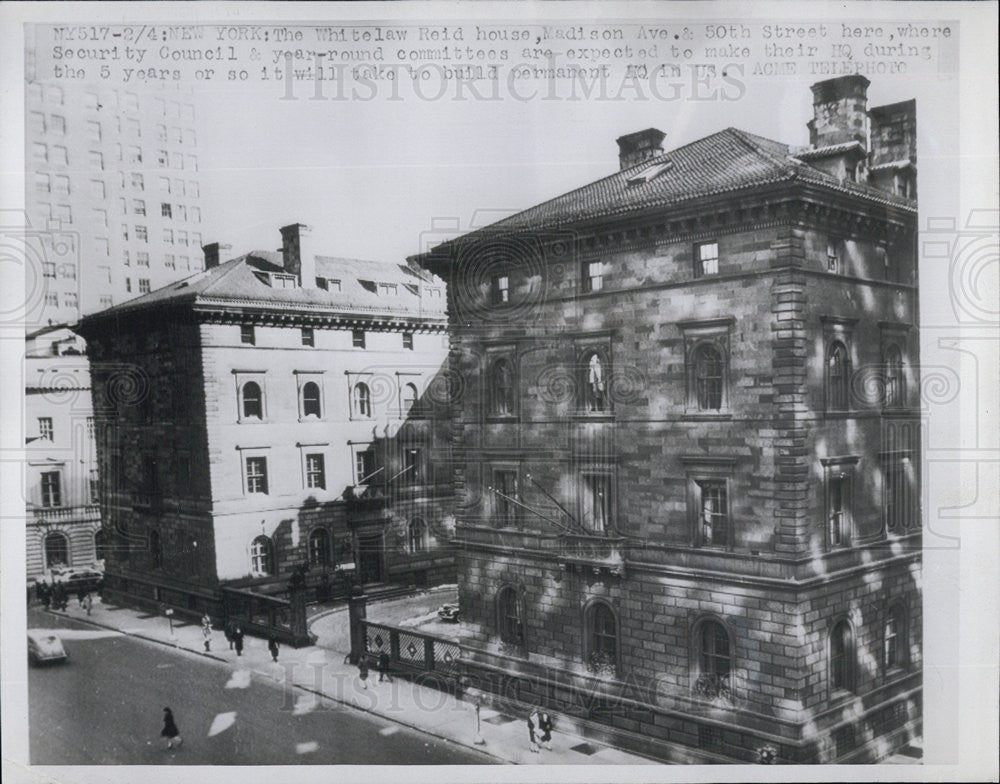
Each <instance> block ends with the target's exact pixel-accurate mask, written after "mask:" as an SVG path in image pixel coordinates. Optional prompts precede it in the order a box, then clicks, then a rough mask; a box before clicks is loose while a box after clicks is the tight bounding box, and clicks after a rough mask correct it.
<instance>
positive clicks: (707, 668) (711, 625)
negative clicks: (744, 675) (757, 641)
mask: <svg viewBox="0 0 1000 784" xmlns="http://www.w3.org/2000/svg"><path fill="white" fill-rule="evenodd" d="M695 645H696V646H697V648H696V651H695V653H696V656H697V667H698V677H697V679H696V680H695V692H696V693H697V694H699V695H701V696H703V697H707V698H709V699H713V700H714V699H716V698H719V697H721V698H723V699H727V700H729V699H731V698H732V685H731V682H730V676H731V673H732V669H733V658H732V656H733V653H732V649H731V647H730V642H729V633H728V632H727V631H726V627H725V626H723V625H722V624H721V623H719V622H718V621H711V620H708V621H703V622H702V623H701V624H699V625H698V626H697V627H696V632H695Z"/></svg>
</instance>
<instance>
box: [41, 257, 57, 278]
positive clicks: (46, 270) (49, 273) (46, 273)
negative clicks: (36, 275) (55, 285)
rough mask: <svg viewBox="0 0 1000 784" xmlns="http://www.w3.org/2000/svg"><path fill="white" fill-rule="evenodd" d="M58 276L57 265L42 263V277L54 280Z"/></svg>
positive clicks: (48, 262) (49, 262) (51, 262)
mask: <svg viewBox="0 0 1000 784" xmlns="http://www.w3.org/2000/svg"><path fill="white" fill-rule="evenodd" d="M55 276H56V263H55V262H54V261H43V262H42V277H43V278H54V277H55Z"/></svg>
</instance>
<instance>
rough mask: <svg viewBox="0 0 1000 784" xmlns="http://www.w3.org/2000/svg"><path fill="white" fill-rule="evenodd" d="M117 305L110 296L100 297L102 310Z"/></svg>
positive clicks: (103, 295)
mask: <svg viewBox="0 0 1000 784" xmlns="http://www.w3.org/2000/svg"><path fill="white" fill-rule="evenodd" d="M114 303H115V301H114V299H112V297H111V295H110V294H102V295H101V297H100V305H101V307H102V308H110V307H111V306H112V305H113V304H114Z"/></svg>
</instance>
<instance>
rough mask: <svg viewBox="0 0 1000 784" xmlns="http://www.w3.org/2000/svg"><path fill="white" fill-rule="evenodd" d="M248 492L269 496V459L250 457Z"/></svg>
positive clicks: (247, 461) (248, 459)
mask: <svg viewBox="0 0 1000 784" xmlns="http://www.w3.org/2000/svg"><path fill="white" fill-rule="evenodd" d="M246 464H247V492H248V493H262V494H264V495H267V458H266V457H248V458H247V460H246Z"/></svg>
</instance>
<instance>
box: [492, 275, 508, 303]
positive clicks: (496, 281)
mask: <svg viewBox="0 0 1000 784" xmlns="http://www.w3.org/2000/svg"><path fill="white" fill-rule="evenodd" d="M491 296H492V299H493V304H494V305H502V304H504V303H506V302H510V278H509V277H508V276H507V275H494V276H493V283H492V287H491Z"/></svg>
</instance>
